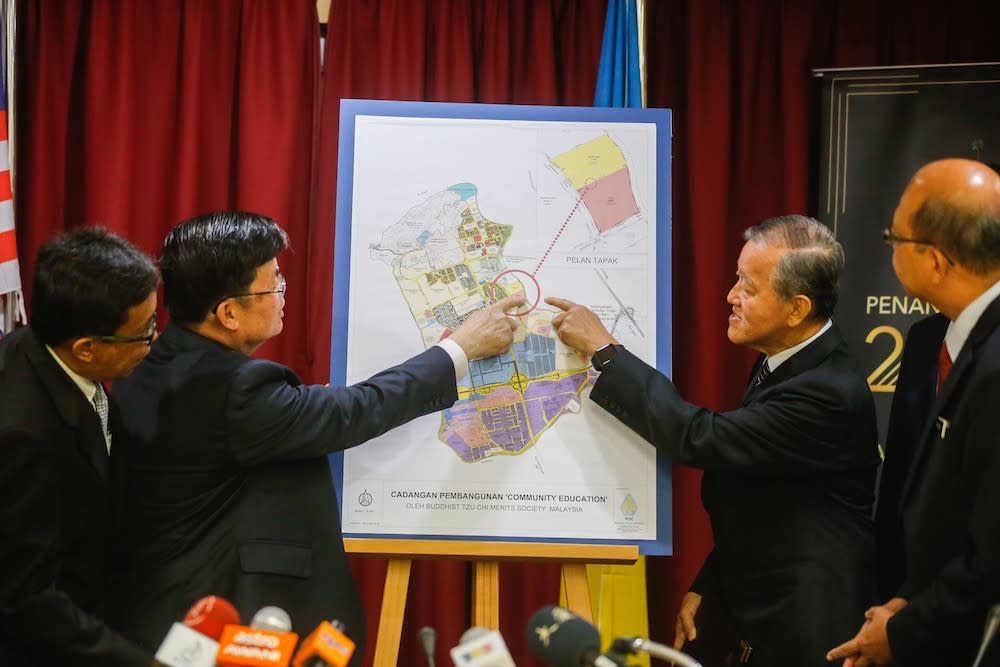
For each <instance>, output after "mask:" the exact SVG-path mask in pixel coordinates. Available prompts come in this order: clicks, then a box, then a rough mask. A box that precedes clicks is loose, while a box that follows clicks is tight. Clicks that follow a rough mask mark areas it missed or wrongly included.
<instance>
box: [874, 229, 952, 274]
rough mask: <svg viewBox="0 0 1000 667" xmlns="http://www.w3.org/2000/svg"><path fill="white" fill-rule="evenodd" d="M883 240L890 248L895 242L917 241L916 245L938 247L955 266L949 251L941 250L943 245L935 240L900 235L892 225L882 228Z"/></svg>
mask: <svg viewBox="0 0 1000 667" xmlns="http://www.w3.org/2000/svg"><path fill="white" fill-rule="evenodd" d="M882 240H883V241H884V242H885V243H886V245H888V246H889V247H890V248H891V247H892V244H894V243H915V244H916V245H925V246H930V247H931V248H937V250H938V252H939V253H941V254H942V255H944V258H945V259H946V260H948V263H949V264H951V265H952V266H954V264H955V262H953V261H951V257H949V256H948V253H946V252H945V251H944V250H941V247H940V246H938V245H937V244H935V243H934V242H933V241H925V240H923V239H911V238H907V237H905V236H900V235H899V234H897V233H896V232H894V231H892V228H891V227H886V228H885V229H883V230H882Z"/></svg>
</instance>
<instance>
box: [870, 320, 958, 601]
mask: <svg viewBox="0 0 1000 667" xmlns="http://www.w3.org/2000/svg"><path fill="white" fill-rule="evenodd" d="M947 330H948V318H947V317H945V316H944V315H941V314H938V315H932V316H930V317H927V318H924V319H922V320H920V321H919V322H916V323H915V324H914V325H913V326H911V327H910V331H909V333H907V335H906V344H905V345H904V346H903V354H902V360H901V364H902V365H901V367H900V370H899V377H898V379H897V381H896V391H895V394H894V395H893V397H892V410H891V411H890V412H889V429H888V432H887V434H886V438H885V461H883V462H882V471H881V476H880V478H879V485H878V500H877V503H876V506H875V546H876V552H877V554H878V584H879V597H880V598H881V599H882V600H888V599H889V598H891V597H893V596H894V595H896V592H897V591H898V590H899V586H900V585H901V584H902V583H903V577H904V575H905V573H906V560H905V558H904V556H903V523H902V517H901V516H900V511H899V497H900V494H902V492H903V483H904V482H905V481H906V475H907V473H908V472H909V470H910V464H911V462H912V461H913V453H914V450H915V449H916V448H917V442H918V441H919V439H920V433H921V432H922V431H923V428H924V424H925V423H926V422H927V416H928V415H929V414H930V411H931V405H932V404H933V403H934V398H935V396H936V395H937V366H938V354H939V352H940V350H941V342H942V341H943V340H944V334H945V332H946V331H947Z"/></svg>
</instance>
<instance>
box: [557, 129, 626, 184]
mask: <svg viewBox="0 0 1000 667" xmlns="http://www.w3.org/2000/svg"><path fill="white" fill-rule="evenodd" d="M552 163H553V164H555V165H556V166H557V167H559V169H561V170H562V172H563V173H564V174H565V175H566V178H568V179H569V182H570V183H572V184H573V187H574V188H576V189H577V190H580V189H581V188H583V187H584V186H586V185H589V184H591V183H594V182H595V181H599V180H600V179H602V178H604V177H605V176H608V175H609V174H613V173H615V172H616V171H620V170H622V169H624V168H625V167H626V163H625V155H624V154H623V153H622V149H621V148H619V147H618V144H616V143H615V142H614V141H612V140H611V137H609V136H608V135H607V134H602V135H601V136H599V137H597V138H596V139H591V140H590V141H588V142H587V143H585V144H580V145H579V146H577V147H576V148H573V149H570V150H568V151H566V152H565V153H563V154H561V155H557V156H556V157H554V158H552Z"/></svg>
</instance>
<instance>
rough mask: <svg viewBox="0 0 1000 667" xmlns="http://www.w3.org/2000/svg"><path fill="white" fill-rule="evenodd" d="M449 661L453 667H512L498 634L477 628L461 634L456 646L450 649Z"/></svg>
mask: <svg viewBox="0 0 1000 667" xmlns="http://www.w3.org/2000/svg"><path fill="white" fill-rule="evenodd" d="M451 660H452V662H454V663H455V667H514V659H513V658H511V657H510V651H508V650H507V644H506V643H505V642H504V640H503V637H502V636H501V635H500V633H499V632H497V631H496V630H487V629H486V628H480V627H478V626H473V627H471V628H469V629H468V630H466V631H465V632H464V633H463V634H462V638H461V639H460V640H459V644H458V646H456V647H455V648H453V649H451Z"/></svg>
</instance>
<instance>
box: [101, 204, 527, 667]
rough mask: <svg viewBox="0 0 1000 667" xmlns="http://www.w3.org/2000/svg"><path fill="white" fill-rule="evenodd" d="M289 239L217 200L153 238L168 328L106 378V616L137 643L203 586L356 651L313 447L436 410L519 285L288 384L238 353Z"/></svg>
mask: <svg viewBox="0 0 1000 667" xmlns="http://www.w3.org/2000/svg"><path fill="white" fill-rule="evenodd" d="M287 244H288V237H287V235H286V234H285V232H284V231H283V230H282V229H281V228H280V227H278V225H277V224H276V223H275V222H274V221H273V220H271V219H270V218H267V217H265V216H261V215H255V214H251V213H242V212H226V211H224V212H217V213H211V214H207V215H203V216H200V217H197V218H193V219H191V220H187V221H185V222H182V223H181V224H179V225H178V226H177V227H175V228H174V229H173V230H172V231H171V232H170V233H169V234H168V235H167V238H166V240H165V242H164V245H163V256H162V260H161V269H162V274H163V283H164V302H165V304H166V307H167V310H168V311H169V312H170V316H171V322H170V324H168V325H167V327H166V329H165V330H164V331H163V333H162V334H161V336H160V337H159V339H158V340H157V341H156V342H155V343H154V344H153V345H152V350H151V351H150V354H149V356H148V357H147V358H146V361H145V363H143V364H142V365H141V366H140V367H139V368H138V369H137V370H136V371H135V373H134V374H133V376H132V378H130V381H129V382H127V383H125V382H122V383H120V384H119V385H118V386H117V387H116V396H118V397H119V398H120V403H121V406H122V414H123V415H124V422H125V431H126V437H128V438H130V439H131V441H132V444H133V447H134V450H133V456H131V457H130V460H129V462H128V465H129V488H128V490H127V495H128V500H127V502H126V503H125V505H126V506H127V507H128V512H127V516H126V517H125V521H124V524H125V525H126V530H127V532H126V534H125V535H124V537H123V539H124V540H125V541H126V542H127V544H125V545H124V546H123V550H125V551H126V552H127V553H128V562H127V563H125V565H126V566H127V567H128V568H129V572H130V574H129V580H128V582H127V583H126V584H125V585H122V586H120V587H119V588H118V590H117V591H116V594H117V599H115V600H113V601H112V604H111V612H110V614H109V615H110V617H112V618H115V620H116V622H117V623H118V624H120V627H121V631H122V632H123V634H125V635H126V636H129V637H131V638H133V639H135V640H137V641H139V642H140V643H142V644H144V645H145V646H147V647H149V648H152V647H155V646H156V645H157V644H158V643H159V641H160V639H161V638H162V636H163V633H164V632H165V631H166V629H167V628H168V627H169V626H170V624H171V623H172V622H174V621H176V620H178V619H179V618H181V617H182V616H183V614H184V612H185V611H186V610H187V609H188V608H189V607H190V606H191V604H192V603H193V602H195V601H196V600H197V599H199V598H201V597H202V596H204V595H208V594H216V595H220V596H223V597H225V598H228V599H229V600H231V601H232V602H233V603H234V604H235V605H236V607H237V608H238V610H239V612H240V614H241V616H242V617H243V618H247V619H249V618H250V617H251V615H253V614H254V612H256V611H257V610H258V609H260V608H261V607H264V606H266V605H277V606H279V607H282V608H283V609H285V610H286V611H287V612H288V613H289V614H290V616H291V619H292V626H293V627H294V628H295V629H297V630H299V631H308V629H311V628H314V627H316V626H317V625H318V624H319V623H320V622H322V621H324V620H327V621H328V620H330V619H331V618H336V619H338V620H340V621H341V622H343V623H345V624H346V627H347V634H348V636H350V638H351V639H352V640H354V641H355V642H356V643H357V645H359V646H362V647H363V646H364V645H365V622H364V614H363V611H362V609H361V602H360V598H359V595H358V592H357V590H356V588H355V585H354V582H353V580H352V577H351V573H350V570H349V569H348V567H347V560H346V556H345V553H344V545H343V540H342V538H341V530H340V517H339V513H338V509H337V505H338V503H337V497H336V494H335V491H334V485H333V481H332V479H331V475H330V469H329V466H328V463H327V459H326V455H327V454H329V453H331V452H336V451H340V450H343V449H346V448H348V447H352V446H354V445H358V444H360V443H363V442H365V441H367V440H369V439H371V438H373V437H375V436H377V435H380V434H382V433H384V432H386V431H388V430H390V429H392V428H394V427H396V426H398V425H400V424H403V423H405V422H407V421H409V420H411V419H414V418H415V417H418V416H420V415H424V414H427V413H431V412H435V411H437V410H441V409H442V408H445V407H447V406H450V405H451V404H452V403H454V402H455V400H456V399H457V391H456V382H457V380H458V379H459V378H462V377H464V376H465V375H466V373H467V372H468V362H469V360H474V359H479V358H485V357H490V356H494V355H497V354H500V353H502V352H506V351H507V350H509V349H510V346H511V342H512V340H513V330H514V329H515V323H514V322H513V321H512V320H511V319H510V318H508V317H507V315H506V311H507V310H510V309H512V308H515V307H517V306H519V305H521V304H523V302H524V296H523V294H519V295H515V296H511V297H508V298H506V299H503V300H500V301H498V302H496V303H495V304H493V305H492V306H489V307H486V308H482V309H480V310H478V311H476V312H474V313H472V314H470V315H469V316H468V317H467V319H465V321H464V323H463V324H461V326H458V327H457V328H455V330H454V331H452V332H450V334H451V335H450V336H449V337H447V338H446V339H445V340H442V341H440V342H439V343H438V344H436V345H434V346H432V347H430V348H429V349H427V350H425V351H424V352H422V353H421V354H418V355H416V356H415V357H413V358H411V359H409V360H408V361H405V362H403V363H402V364H400V365H398V366H394V367H392V368H389V369H387V370H385V371H382V372H381V373H378V374H376V375H374V376H373V377H371V378H369V379H368V380H366V381H364V382H359V383H358V384H355V385H352V386H348V387H329V386H321V385H313V386H306V385H303V384H302V382H301V381H300V380H299V379H298V378H297V377H296V376H295V374H294V373H293V372H292V371H291V370H290V369H288V368H286V367H284V366H281V365H279V364H276V363H273V362H270V361H266V360H263V359H255V358H253V357H251V356H249V355H251V354H252V353H253V352H254V351H255V350H256V349H257V348H258V347H259V346H260V345H262V344H263V343H264V342H265V341H267V340H268V339H270V338H272V337H273V336H276V335H277V334H279V333H280V332H281V330H282V315H283V311H282V308H283V307H284V303H285V299H284V295H285V289H286V284H285V279H284V277H283V276H282V273H281V270H280V268H279V266H278V259H277V258H278V255H279V254H280V253H281V252H282V251H283V250H284V249H285V248H286V247H287ZM485 300H486V299H484V301H485ZM363 653H364V652H363V650H359V651H357V652H356V653H355V654H354V659H353V661H352V663H351V664H352V665H359V664H361V661H362V659H363Z"/></svg>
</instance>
